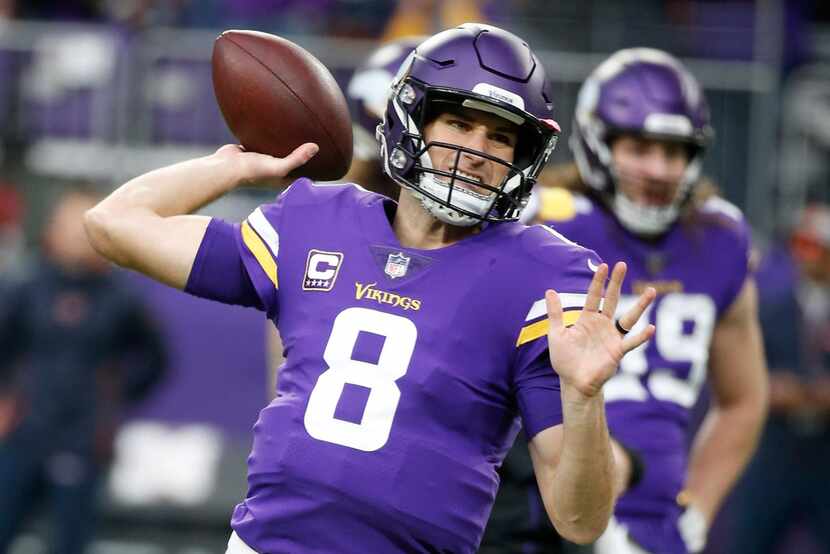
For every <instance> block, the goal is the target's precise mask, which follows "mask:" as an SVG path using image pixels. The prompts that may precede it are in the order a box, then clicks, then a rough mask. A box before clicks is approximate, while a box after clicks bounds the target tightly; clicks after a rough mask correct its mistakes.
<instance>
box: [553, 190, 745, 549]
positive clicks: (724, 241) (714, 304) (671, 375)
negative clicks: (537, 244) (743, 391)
mask: <svg viewBox="0 0 830 554" xmlns="http://www.w3.org/2000/svg"><path fill="white" fill-rule="evenodd" d="M556 198H557V199H558V201H559V204H560V205H558V206H556V210H555V211H556V220H554V221H550V222H549V224H550V225H551V226H552V227H553V228H555V229H556V230H557V231H559V232H561V233H562V234H563V235H565V236H567V237H568V238H569V239H571V240H573V241H575V242H576V243H578V244H580V245H583V246H585V247H587V248H591V249H593V250H595V251H596V252H597V253H598V254H599V255H600V256H602V257H603V258H604V259H605V260H607V261H608V262H609V263H610V264H613V263H615V262H617V261H624V262H626V264H627V265H628V272H627V274H626V279H625V283H624V284H623V290H622V293H623V296H622V298H621V299H620V304H619V308H618V314H622V313H623V312H625V311H626V310H628V309H629V308H630V307H631V306H632V305H633V302H634V301H635V300H636V298H637V295H639V294H640V293H641V292H642V291H643V290H644V289H645V288H646V287H647V286H653V287H655V288H656V289H657V292H658V295H657V298H656V300H655V301H654V302H653V303H652V305H651V306H650V307H649V309H648V311H647V312H646V313H645V315H644V317H643V318H641V320H640V321H639V322H638V324H637V325H636V326H635V327H634V329H633V330H639V329H641V328H642V327H643V326H645V325H647V324H648V323H653V324H654V325H655V326H656V333H655V336H654V338H653V339H652V340H651V341H649V342H648V343H647V344H646V345H643V346H641V347H640V348H637V349H636V350H633V351H631V352H629V353H628V354H626V356H625V357H624V358H623V361H622V363H621V364H620V368H619V371H618V372H617V374H616V375H615V376H614V377H612V378H611V379H610V380H609V381H608V383H606V384H605V387H604V394H605V400H606V410H607V417H608V426H609V429H610V431H611V434H612V436H614V437H615V438H617V439H618V440H620V441H621V442H622V443H623V444H625V445H627V446H630V447H632V448H633V449H635V450H637V451H639V452H641V453H642V455H643V459H644V462H645V473H644V476H643V479H642V481H641V482H640V483H639V484H638V485H637V486H635V487H634V488H633V489H632V490H630V491H628V492H627V493H626V494H625V495H623V496H622V497H621V498H620V500H619V502H618V503H617V506H616V508H615V512H614V515H615V517H616V519H617V520H618V521H619V522H621V523H622V524H624V525H625V526H627V527H628V529H629V533H630V535H631V536H632V537H633V538H634V539H635V540H636V541H637V542H638V543H639V544H641V545H642V546H643V547H645V548H647V549H648V550H650V551H651V552H660V553H666V554H672V553H685V552H686V548H685V546H684V545H683V542H682V539H681V538H680V535H679V533H678V531H677V518H678V516H679V515H680V511H681V509H680V508H679V507H678V505H677V503H676V500H675V499H676V496H677V493H678V492H680V490H681V489H682V487H683V484H684V479H685V475H686V464H687V457H688V455H687V451H686V450H687V448H686V444H687V441H686V436H687V433H688V427H689V420H690V410H691V408H692V407H693V406H694V404H695V402H696V400H697V398H698V395H699V393H700V389H701V387H702V385H703V383H704V381H705V379H706V364H707V360H708V356H709V344H710V341H711V338H712V332H713V330H714V327H715V325H716V324H717V321H718V319H719V318H720V316H721V315H722V314H723V313H724V311H725V310H726V309H727V308H728V307H729V306H730V305H731V304H732V302H733V301H734V300H735V298H736V296H737V295H738V293H739V292H740V290H741V287H742V286H743V283H744V281H745V279H746V277H747V271H748V266H747V262H748V256H749V231H748V228H747V226H746V223H745V222H744V220H743V216H742V215H741V212H740V210H738V208H736V207H735V206H733V205H732V204H730V203H728V202H726V201H725V200H723V199H720V198H712V199H710V200H709V201H708V202H707V203H706V204H704V206H702V208H701V209H699V210H698V211H697V213H695V214H694V215H693V217H692V218H691V219H690V220H689V221H686V220H684V221H682V222H680V223H677V224H676V225H675V226H674V227H673V228H672V229H671V230H670V231H669V232H668V233H667V234H666V235H665V236H664V237H663V238H661V239H660V240H659V241H656V242H647V241H643V240H641V239H638V238H637V237H635V236H634V235H632V234H630V233H629V232H627V231H626V230H625V229H624V228H623V227H622V226H621V225H620V224H619V223H618V222H617V220H616V218H615V217H614V216H613V215H612V214H611V213H610V212H609V211H608V210H607V209H605V207H604V206H602V205H600V204H599V203H597V202H596V201H594V200H593V199H590V198H588V197H585V196H580V195H570V194H566V195H557V196H556Z"/></svg>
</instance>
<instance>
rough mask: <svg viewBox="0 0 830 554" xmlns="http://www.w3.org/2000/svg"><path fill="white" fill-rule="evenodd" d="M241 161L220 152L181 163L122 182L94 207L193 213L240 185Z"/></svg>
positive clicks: (162, 214) (120, 211)
mask: <svg viewBox="0 0 830 554" xmlns="http://www.w3.org/2000/svg"><path fill="white" fill-rule="evenodd" d="M240 181H241V172H240V170H239V169H238V167H237V164H234V163H229V162H228V161H227V160H226V159H223V158H221V157H218V156H216V155H211V156H205V157H202V158H196V159H193V160H187V161H185V162H181V163H177V164H174V165H170V166H167V167H163V168H160V169H156V170H154V171H150V172H149V173H145V174H144V175H140V176H139V177H136V178H134V179H132V180H131V181H129V182H127V183H126V184H124V185H122V186H121V187H119V188H118V189H116V190H115V191H114V192H113V193H112V194H110V195H109V196H108V197H107V198H106V199H104V200H103V201H102V202H101V203H100V204H99V205H98V206H96V207H95V209H94V211H105V212H113V213H118V214H120V215H122V216H123V215H127V216H129V215H130V213H132V212H136V211H149V212H151V213H153V214H155V215H157V216H159V217H169V216H173V215H182V214H188V213H192V212H194V211H196V210H198V209H199V208H201V207H202V206H204V205H206V204H208V203H210V202H212V201H213V200H215V199H216V198H218V197H220V196H222V195H223V194H225V193H227V192H228V191H230V190H232V189H233V188H235V187H236V186H238V185H239V183H240Z"/></svg>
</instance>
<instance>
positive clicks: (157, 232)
mask: <svg viewBox="0 0 830 554" xmlns="http://www.w3.org/2000/svg"><path fill="white" fill-rule="evenodd" d="M316 153H317V146H316V145H314V144H304V145H302V146H300V147H298V148H297V149H296V150H294V151H293V152H292V153H291V154H289V155H288V156H287V157H285V158H274V157H271V156H267V155H264V154H256V153H253V152H245V151H243V150H242V149H241V148H240V147H239V146H235V145H226V146H223V147H222V148H220V149H219V150H217V151H216V152H215V153H214V154H211V155H210V156H205V157H203V158H196V159H193V160H188V161H185V162H181V163H177V164H174V165H171V166H167V167H164V168H161V169H156V170H154V171H150V172H149V173H145V174H144V175H141V176H139V177H136V178H135V179H132V180H131V181H129V182H128V183H126V184H124V185H122V186H121V187H119V188H118V189H116V190H115V191H114V192H113V193H112V194H110V195H109V196H108V197H106V198H105V199H104V200H102V201H101V202H100V203H99V204H98V205H97V206H95V207H94V208H92V209H91V210H90V211H88V212H87V214H86V218H85V225H86V231H87V234H88V235H89V240H90V242H91V243H92V246H93V247H94V248H95V250H97V251H98V253H99V254H101V255H102V256H104V257H106V258H108V259H110V260H111V261H113V262H115V263H116V264H118V265H120V266H124V267H127V268H130V269H134V270H136V271H139V272H141V273H144V274H145V275H148V276H149V277H152V278H153V279H156V280H157V281H161V282H162V283H166V284H168V285H170V286H173V287H176V288H178V289H184V287H185V285H186V284H187V278H188V276H189V275H190V270H191V268H192V267H193V261H194V259H195V258H196V253H197V252H198V250H199V245H200V244H201V241H202V237H203V236H204V234H205V229H207V226H208V223H209V222H210V218H209V217H206V216H198V215H188V214H190V213H192V212H194V211H196V210H198V209H199V208H201V207H202V206H204V205H206V204H208V203H210V202H212V201H213V200H215V199H216V198H219V197H220V196H222V195H223V194H225V193H227V192H229V191H231V190H233V189H235V188H237V187H239V186H244V185H258V184H263V183H265V184H273V183H275V182H276V183H280V182H281V181H282V180H283V179H284V178H285V176H286V175H288V174H289V173H290V172H291V171H292V170H294V169H296V168H297V167H299V166H301V165H303V164H304V163H306V162H307V161H308V160H309V159H311V157H312V156H314V154H316Z"/></svg>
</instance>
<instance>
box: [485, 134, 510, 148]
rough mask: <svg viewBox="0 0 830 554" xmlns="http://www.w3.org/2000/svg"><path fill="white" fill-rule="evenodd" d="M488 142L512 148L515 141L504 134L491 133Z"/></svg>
mask: <svg viewBox="0 0 830 554" xmlns="http://www.w3.org/2000/svg"><path fill="white" fill-rule="evenodd" d="M490 140H492V141H493V142H497V143H499V144H502V145H504V146H513V145H514V142H515V139H514V138H513V137H512V136H510V135H508V134H505V133H492V134H491V135H490Z"/></svg>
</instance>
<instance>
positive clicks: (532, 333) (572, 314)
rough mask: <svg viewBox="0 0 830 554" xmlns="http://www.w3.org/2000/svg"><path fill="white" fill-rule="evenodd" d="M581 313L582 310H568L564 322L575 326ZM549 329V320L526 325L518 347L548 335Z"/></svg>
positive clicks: (518, 341)
mask: <svg viewBox="0 0 830 554" xmlns="http://www.w3.org/2000/svg"><path fill="white" fill-rule="evenodd" d="M581 313H582V310H568V311H567V312H564V313H563V314H562V321H563V322H564V323H565V325H573V324H574V323H576V320H577V319H579V314H581ZM549 327H550V320H549V319H548V318H545V319H542V320H541V321H537V322H536V323H531V324H530V325H525V326H524V327H522V331H521V332H520V333H519V339H518V340H517V341H516V346H521V345H523V344H525V343H526V342H530V341H532V340H536V339H538V338H539V337H541V336H543V335H547V334H548V328H549Z"/></svg>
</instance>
